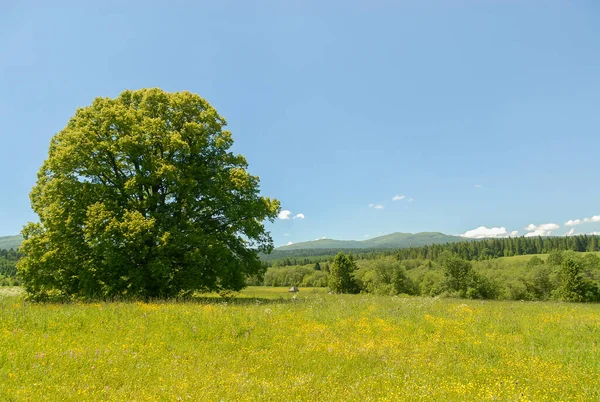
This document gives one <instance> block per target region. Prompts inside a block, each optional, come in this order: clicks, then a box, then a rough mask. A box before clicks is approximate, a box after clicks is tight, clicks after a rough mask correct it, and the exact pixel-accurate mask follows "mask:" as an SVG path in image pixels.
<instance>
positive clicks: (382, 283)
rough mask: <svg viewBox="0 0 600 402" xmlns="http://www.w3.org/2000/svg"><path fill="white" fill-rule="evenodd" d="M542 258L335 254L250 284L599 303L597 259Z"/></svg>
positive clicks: (271, 271) (272, 271)
mask: <svg viewBox="0 0 600 402" xmlns="http://www.w3.org/2000/svg"><path fill="white" fill-rule="evenodd" d="M544 258H545V259H542V258H540V257H538V256H532V257H531V258H526V259H523V258H520V259H509V260H504V259H494V260H481V261H469V260H467V259H464V258H462V257H461V256H459V255H458V254H456V253H453V252H451V251H447V250H446V251H444V252H443V253H442V254H441V255H439V256H438V258H437V259H436V260H427V259H414V260H400V259H398V258H397V257H381V258H379V259H371V260H367V259H362V260H357V259H356V258H355V257H354V256H352V255H346V254H344V253H342V252H340V253H339V254H338V255H336V256H335V258H334V259H333V261H332V262H331V263H326V264H320V263H315V264H314V265H313V264H309V265H303V266H289V267H279V268H278V267H270V268H268V270H267V272H266V274H265V276H264V281H263V282H256V278H254V279H255V283H252V284H254V285H267V286H292V285H293V286H306V287H313V286H315V287H319V286H321V287H329V289H330V290H331V291H332V292H335V293H371V294H376V295H386V296H393V295H399V294H407V295H414V296H434V297H435V296H444V297H457V298H468V299H499V300H560V301H573V302H600V257H598V255H596V254H595V253H577V252H574V251H572V250H567V251H553V252H551V253H550V254H549V255H548V256H547V257H546V256H544Z"/></svg>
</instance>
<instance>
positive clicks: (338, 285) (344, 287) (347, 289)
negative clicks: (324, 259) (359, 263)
mask: <svg viewBox="0 0 600 402" xmlns="http://www.w3.org/2000/svg"><path fill="white" fill-rule="evenodd" d="M356 269H357V267H356V263H355V262H354V260H353V259H352V257H351V256H347V255H346V254H344V253H338V255H336V256H335V259H334V260H333V264H331V266H330V267H329V288H330V289H331V291H332V292H335V293H358V291H359V288H358V284H357V283H356V280H355V279H354V271H356Z"/></svg>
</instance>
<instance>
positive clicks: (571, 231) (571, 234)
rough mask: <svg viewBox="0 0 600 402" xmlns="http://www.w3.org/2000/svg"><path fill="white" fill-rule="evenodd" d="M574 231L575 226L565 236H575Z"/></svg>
mask: <svg viewBox="0 0 600 402" xmlns="http://www.w3.org/2000/svg"><path fill="white" fill-rule="evenodd" d="M574 233H575V228H571V230H569V231H568V232H567V234H566V235H565V236H573V234H574Z"/></svg>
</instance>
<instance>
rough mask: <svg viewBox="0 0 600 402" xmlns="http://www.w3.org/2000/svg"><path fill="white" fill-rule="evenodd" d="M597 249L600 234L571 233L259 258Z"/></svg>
mask: <svg viewBox="0 0 600 402" xmlns="http://www.w3.org/2000/svg"><path fill="white" fill-rule="evenodd" d="M566 250H572V251H577V252H585V251H588V252H597V251H600V236H595V235H575V236H555V237H539V236H538V237H506V238H496V239H481V240H466V239H462V241H458V242H457V241H455V242H448V243H444V244H441V243H436V244H429V245H425V246H421V247H403V248H396V249H394V248H369V249H366V248H365V249H356V248H352V249H336V248H331V249H318V248H314V249H298V250H281V249H275V250H274V251H273V252H272V253H271V254H270V255H263V256H262V259H263V261H264V262H265V263H267V265H269V266H288V265H302V264H308V263H314V262H321V261H330V260H332V259H333V257H334V256H335V254H336V253H337V252H339V251H343V252H346V253H352V254H353V255H354V256H355V258H358V259H376V258H381V257H383V256H392V255H393V256H395V257H396V258H398V259H399V260H435V259H437V258H438V257H439V256H440V255H441V254H442V253H443V252H445V251H449V252H451V253H454V254H456V255H458V256H459V257H460V258H463V259H465V260H469V261H475V260H489V259H493V258H499V257H512V256H515V255H530V254H548V253H551V252H553V251H566Z"/></svg>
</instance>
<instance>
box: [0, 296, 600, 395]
mask: <svg viewBox="0 0 600 402" xmlns="http://www.w3.org/2000/svg"><path fill="white" fill-rule="evenodd" d="M241 296H242V297H239V298H236V299H234V300H229V301H227V302H225V301H223V300H222V299H220V298H218V297H212V296H211V297H205V298H202V299H199V301H196V302H181V303H178V302H162V303H149V304H147V303H134V302H122V303H90V304H64V305H61V304H41V305H40V304H30V303H27V302H24V300H23V298H22V296H20V295H18V294H15V291H14V290H7V289H3V290H2V294H0V400H2V401H9V400H12V401H40V400H57V401H58V400H60V401H81V400H108V401H122V400H136V401H146V400H149V401H153V400H156V401H172V400H173V401H174V400H208V401H219V400H224V401H238V400H302V401H303V400H323V401H338V400H339V401H347V400H358V401H369V400H372V401H374V400H389V401H398V400H408V401H411V400H414V401H423V400H425V401H427V400H431V401H441V400H444V401H464V400H478V401H479V400H490V401H492V400H502V401H516V400H531V401H543V400H580V401H591V400H600V341H599V340H600V305H585V304H564V303H523V302H481V301H465V300H449V299H432V298H401V297H376V296H364V295H329V294H327V293H326V291H325V290H324V289H317V290H313V289H301V290H300V292H299V293H298V294H296V295H293V294H290V293H289V292H287V289H284V288H249V289H247V290H246V291H244V292H243V293H242V295H241Z"/></svg>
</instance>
